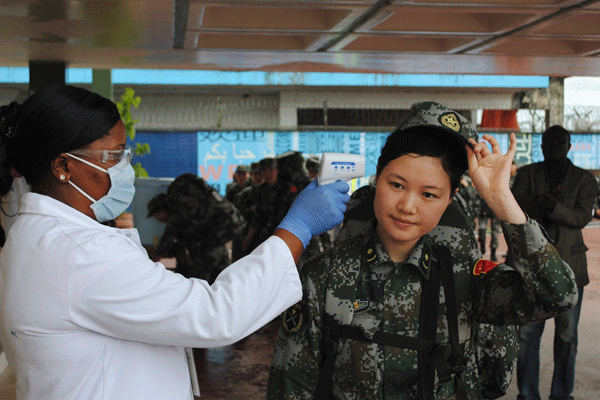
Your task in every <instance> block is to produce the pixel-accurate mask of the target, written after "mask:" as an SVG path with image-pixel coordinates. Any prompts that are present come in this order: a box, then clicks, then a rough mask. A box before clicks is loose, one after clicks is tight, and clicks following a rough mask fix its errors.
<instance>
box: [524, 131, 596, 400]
mask: <svg viewBox="0 0 600 400" xmlns="http://www.w3.org/2000/svg"><path fill="white" fill-rule="evenodd" d="M570 148H571V135H570V134H569V131H567V130H566V129H564V128H563V127H561V126H558V125H555V126H552V127H550V128H548V129H547V130H546V131H545V132H544V133H543V135H542V152H543V154H544V161H543V162H538V163H534V164H531V165H526V166H523V167H521V168H519V170H518V172H517V175H516V177H515V181H514V183H513V186H512V191H513V193H514V196H515V198H516V199H517V201H518V203H519V205H520V206H521V208H522V209H523V211H525V213H527V214H528V215H529V217H530V218H533V219H535V220H536V221H538V222H539V223H540V224H541V225H542V226H543V227H544V228H545V229H546V231H547V232H548V235H549V236H550V238H551V239H552V240H553V241H554V246H555V247H556V249H557V250H558V253H559V254H560V256H561V257H562V259H563V260H564V261H565V262H566V263H567V264H569V265H570V266H571V268H572V269H573V272H574V273H575V278H576V281H577V287H578V289H579V301H578V302H577V304H576V306H575V307H574V308H572V309H571V310H569V311H567V312H565V313H563V314H560V315H559V316H557V317H555V319H554V321H555V326H556V329H555V333H554V374H553V377H552V388H551V393H550V399H552V400H559V399H573V397H572V396H571V393H572V392H573V386H574V383H575V355H576V353H577V324H578V323H579V314H580V311H581V301H582V298H583V287H584V286H585V285H587V284H588V283H589V277H588V271H587V260H586V255H585V252H586V251H587V247H586V246H585V244H584V243H583V236H582V234H581V230H582V229H583V228H584V227H585V226H586V225H587V223H588V222H590V220H591V219H592V209H593V206H594V202H595V201H596V197H597V196H598V187H597V185H596V180H595V179H594V176H593V175H592V174H591V173H590V172H588V171H586V170H583V169H581V168H578V167H576V166H574V165H573V163H572V162H571V161H570V160H569V159H568V158H567V153H568V152H569V149H570ZM543 330H544V322H538V323H534V324H531V325H527V326H524V327H521V329H520V333H519V336H520V346H521V347H520V354H519V360H518V363H517V385H518V388H519V396H518V399H521V400H526V399H527V400H529V399H535V400H539V399H540V393H539V364H540V355H539V351H540V339H541V336H542V332H543Z"/></svg>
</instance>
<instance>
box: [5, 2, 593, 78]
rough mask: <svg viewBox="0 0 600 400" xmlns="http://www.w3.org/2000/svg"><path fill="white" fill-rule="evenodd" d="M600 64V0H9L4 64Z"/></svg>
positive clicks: (409, 67)
mask: <svg viewBox="0 0 600 400" xmlns="http://www.w3.org/2000/svg"><path fill="white" fill-rule="evenodd" d="M29 60H40V61H65V62H66V64H67V67H75V68H77V67H88V68H89V67H91V68H157V69H211V70H263V71H299V72H305V71H319V72H334V71H337V72H376V73H377V72H381V73H438V74H440V73H441V74H499V75H549V76H574V75H579V76H600V1H565V0H530V1H522V0H518V1H512V0H437V1H436V0H431V1H427V0H421V1H419V0H415V1H393V0H392V1H390V0H388V1H377V0H328V1H312V0H304V1H293V0H279V1H277V0H263V1H254V0H218V1H200V0H174V1H173V0H120V1H119V0H0V65H2V66H26V65H27V64H28V61H29Z"/></svg>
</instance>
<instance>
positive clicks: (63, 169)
mask: <svg viewBox="0 0 600 400" xmlns="http://www.w3.org/2000/svg"><path fill="white" fill-rule="evenodd" d="M67 160H68V158H67V157H66V155H65V154H64V153H63V154H61V155H59V156H58V157H56V158H55V159H54V160H52V162H51V163H50V169H51V170H52V175H54V176H55V177H56V179H57V180H58V181H59V182H61V183H67V182H69V180H70V179H71V173H70V170H69V164H68V162H67Z"/></svg>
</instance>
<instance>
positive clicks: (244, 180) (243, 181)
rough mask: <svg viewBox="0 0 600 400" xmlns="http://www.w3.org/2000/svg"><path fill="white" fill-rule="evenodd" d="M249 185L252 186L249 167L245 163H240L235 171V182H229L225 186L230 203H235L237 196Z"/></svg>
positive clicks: (226, 196)
mask: <svg viewBox="0 0 600 400" xmlns="http://www.w3.org/2000/svg"><path fill="white" fill-rule="evenodd" d="M248 186H250V178H249V177H248V168H246V166H245V165H238V166H237V167H236V169H235V172H234V173H233V182H231V183H230V184H228V185H227V187H226V188H225V198H226V199H227V201H229V202H230V203H233V202H234V200H235V196H237V195H238V193H239V192H241V191H242V190H243V189H244V188H246V187H248Z"/></svg>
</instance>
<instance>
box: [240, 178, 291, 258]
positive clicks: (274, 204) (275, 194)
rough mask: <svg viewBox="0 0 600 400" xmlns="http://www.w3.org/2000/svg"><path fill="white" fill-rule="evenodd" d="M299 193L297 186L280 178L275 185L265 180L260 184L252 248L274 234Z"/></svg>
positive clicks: (253, 223) (253, 221)
mask: <svg viewBox="0 0 600 400" xmlns="http://www.w3.org/2000/svg"><path fill="white" fill-rule="evenodd" d="M297 194H298V190H297V189H296V187H295V186H293V185H292V184H290V183H288V182H286V181H283V180H279V181H278V182H277V183H276V184H275V185H274V186H269V185H267V184H266V183H264V182H263V183H261V184H260V185H259V186H258V199H257V205H256V212H255V214H254V218H253V219H252V223H251V227H253V228H255V229H256V235H255V236H254V241H253V245H252V248H255V247H256V246H258V245H259V244H261V243H262V242H264V241H265V240H267V239H268V238H269V236H271V235H272V234H273V232H274V231H275V228H277V225H279V223H280V222H281V220H283V217H285V214H287V212H288V210H289V209H290V206H291V205H292V203H293V201H294V199H295V198H296V196H297Z"/></svg>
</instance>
